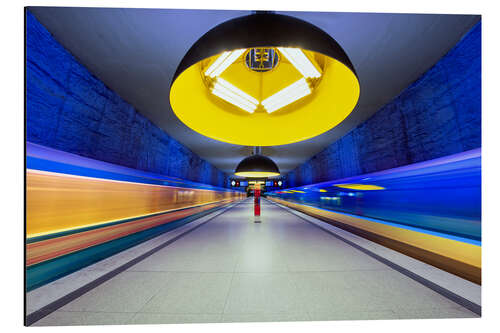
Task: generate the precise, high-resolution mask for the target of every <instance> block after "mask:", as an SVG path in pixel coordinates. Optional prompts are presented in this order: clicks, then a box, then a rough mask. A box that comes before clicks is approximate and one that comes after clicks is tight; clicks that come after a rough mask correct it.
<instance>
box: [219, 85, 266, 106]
mask: <svg viewBox="0 0 500 333" xmlns="http://www.w3.org/2000/svg"><path fill="white" fill-rule="evenodd" d="M212 91H218V92H220V93H222V94H224V96H227V97H229V98H230V102H231V103H233V102H234V103H233V104H236V103H238V104H239V105H245V106H246V107H247V108H250V109H255V108H257V105H255V104H252V103H249V102H248V101H245V100H244V99H242V98H240V97H239V96H238V95H236V94H233V93H232V92H231V91H229V90H227V89H220V87H214V89H213V90H212Z"/></svg>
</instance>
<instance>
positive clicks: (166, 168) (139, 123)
mask: <svg viewBox="0 0 500 333" xmlns="http://www.w3.org/2000/svg"><path fill="white" fill-rule="evenodd" d="M26 57H27V59H26V60H27V62H26V89H27V91H26V97H27V100H26V126H27V128H26V136H27V140H28V141H30V142H33V143H37V144H41V145H44V146H47V147H51V148H55V149H59V150H63V151H66V152H70V153H74V154H78V155H81V156H85V157H90V158H94V159H98V160H101V161H106V162H110V163H114V164H119V165H123V166H127V167H131V168H136V169H140V170H145V171H151V172H156V173H161V174H165V175H168V176H174V177H179V178H183V179H188V180H192V181H197V182H202V183H205V184H212V185H216V186H227V180H226V179H227V176H226V175H225V174H224V173H223V172H221V171H220V170H218V169H216V168H215V167H214V166H212V165H211V164H209V163H208V162H206V161H205V160H203V159H201V158H200V157H198V156H197V155H195V154H194V153H193V152H191V151H190V150H189V149H187V148H186V147H184V146H183V145H182V144H180V143H179V142H177V141H175V140H174V139H173V138H171V137H170V136H168V135H167V134H166V133H165V132H163V131H162V130H161V129H159V128H158V127H156V126H155V125H154V124H153V123H151V122H150V121H149V120H148V119H146V118H145V117H143V116H142V115H140V114H139V113H138V112H137V111H136V110H135V109H134V107H133V106H131V105H130V104H128V103H127V102H125V101H124V100H123V99H121V98H120V96H118V95H117V94H116V93H115V92H113V91H112V90H110V89H109V88H108V87H106V86H105V85H104V84H103V83H102V82H101V81H100V80H99V79H97V78H96V77H95V76H93V75H92V74H91V73H90V72H89V71H88V70H87V69H86V68H85V67H84V66H82V65H81V64H80V63H79V62H78V61H77V60H76V59H75V58H74V57H73V56H72V55H71V54H70V53H69V52H68V51H66V50H65V49H64V48H63V47H62V46H61V45H60V44H59V43H58V42H57V41H56V40H55V39H54V38H53V37H52V35H51V34H50V33H49V32H48V31H47V30H46V29H45V28H44V27H43V26H42V25H41V24H40V23H39V22H38V21H37V20H36V18H35V17H34V16H33V15H32V14H31V13H30V12H29V11H27V13H26Z"/></svg>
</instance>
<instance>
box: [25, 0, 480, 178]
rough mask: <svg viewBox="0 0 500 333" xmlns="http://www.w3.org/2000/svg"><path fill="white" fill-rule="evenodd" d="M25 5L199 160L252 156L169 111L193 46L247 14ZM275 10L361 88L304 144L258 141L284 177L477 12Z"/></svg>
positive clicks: (414, 73) (223, 163)
mask: <svg viewBox="0 0 500 333" xmlns="http://www.w3.org/2000/svg"><path fill="white" fill-rule="evenodd" d="M29 10H30V11H31V12H32V13H33V15H35V17H36V18H37V19H38V20H39V21H40V22H41V23H42V24H43V25H44V26H45V27H46V28H47V29H48V30H49V31H50V32H51V33H52V34H53V35H54V37H55V38H56V39H57V40H58V41H59V42H60V43H61V44H62V45H63V46H64V47H65V48H66V49H67V50H69V52H71V53H72V54H73V55H74V56H75V57H76V58H77V59H78V60H79V61H80V62H81V63H82V64H83V65H84V66H86V67H87V68H88V69H89V70H90V71H91V72H92V73H93V74H94V75H95V76H96V77H98V78H99V79H100V80H102V81H103V82H104V83H105V84H106V85H107V86H108V87H110V88H111V89H113V90H114V91H115V92H117V93H118V94H119V95H120V96H121V97H122V98H123V99H124V100H126V101H127V102H129V103H130V104H132V105H133V106H134V107H135V108H136V109H137V110H138V112H140V113H141V114H143V115H144V116H145V117H147V118H148V119H150V120H151V121H152V122H153V123H155V124H156V125H157V126H159V127H160V128H162V129H163V130H164V131H165V132H167V133H168V134H169V135H170V136H172V137H173V138H175V139H176V140H178V141H179V142H181V143H183V144H184V145H185V146H187V147H188V148H190V149H191V150H192V151H193V152H195V153H196V154H198V155H199V156H200V157H202V158H204V159H206V160H207V161H209V162H210V163H212V164H213V165H215V166H216V167H218V168H219V169H221V170H222V171H224V172H227V173H232V172H233V171H234V169H235V167H236V165H237V164H238V163H239V162H240V161H241V160H242V159H243V158H244V157H246V156H249V155H250V154H251V152H252V147H246V146H238V145H233V144H228V143H224V142H219V141H215V140H213V139H210V138H207V137H205V136H203V135H201V134H198V133H196V132H194V131H193V130H191V129H190V128H188V127H187V126H186V125H184V124H183V123H182V122H181V121H180V120H179V119H178V118H177V117H176V116H175V115H174V113H173V111H172V109H171V107H170V103H169V88H170V84H171V81H172V78H173V75H174V73H175V70H176V69H177V66H178V64H179V63H180V61H181V59H182V58H183V56H184V55H185V53H186V52H187V51H188V50H189V48H190V47H191V46H192V45H193V43H195V42H196V41H197V40H198V39H199V38H200V37H201V36H202V35H203V34H205V33H206V32H207V31H208V30H210V29H211V28H213V27H215V26H216V25H218V24H220V23H222V22H224V21H226V20H229V19H232V18H236V17H239V16H243V15H249V14H251V13H252V11H234V10H178V9H174V10H167V9H118V8H72V7H30V8H29ZM277 13H279V14H284V15H290V16H294V17H297V18H299V19H302V20H305V21H308V22H310V23H312V24H314V25H316V26H318V27H319V28H321V29H323V30H324V31H326V32H327V33H329V34H330V35H331V36H332V37H333V38H334V39H335V40H336V41H337V42H338V43H339V44H340V45H341V46H342V47H343V49H344V50H345V52H346V53H347V55H348V56H349V57H350V59H351V62H352V63H353V65H354V67H355V69H356V71H357V74H358V77H359V81H360V85H361V95H360V98H359V102H358V105H357V106H356V108H355V109H354V111H353V112H352V113H351V114H350V115H349V117H348V118H347V119H346V120H344V122H342V123H341V124H340V125H339V126H337V127H335V128H333V129H332V130H330V131H328V132H326V133H324V134H322V135H320V136H317V137H315V138H312V139H309V140H306V141H303V142H299V143H294V144H289V145H283V146H273V147H263V149H262V153H263V154H264V155H266V156H268V157H270V158H272V159H273V160H274V161H275V162H276V164H278V166H279V168H280V170H281V172H282V173H286V172H289V171H291V170H292V169H294V168H295V167H296V166H298V165H299V164H301V163H303V162H305V161H306V160H307V159H309V158H311V157H312V156H314V155H315V154H317V153H319V152H320V151H321V150H323V149H325V148H326V147H327V146H328V145H329V144H331V143H333V142H334V141H335V140H337V139H339V138H340V137H342V136H343V135H344V134H346V133H347V132H349V131H350V130H351V129H353V128H354V127H356V126H357V125H359V124H361V123H362V122H363V121H365V120H366V119H368V118H369V117H370V116H371V115H373V114H374V113H375V112H376V111H377V110H378V109H380V107H382V106H383V105H384V104H386V103H388V102H389V101H390V100H392V99H393V98H394V97H396V96H397V95H399V94H400V93H401V92H402V90H404V89H405V88H406V87H407V86H408V85H410V84H411V83H412V82H414V81H415V80H417V79H418V78H419V77H420V76H421V75H422V74H423V73H424V72H425V71H427V70H428V69H429V68H430V67H432V66H433V65H434V64H435V63H436V62H437V61H438V60H439V59H440V58H441V57H442V56H443V55H445V54H446V53H447V52H448V51H449V50H450V49H451V48H452V47H453V46H454V45H455V44H456V43H457V42H458V41H459V40H460V39H461V38H462V37H463V35H464V34H465V33H466V32H467V31H468V30H469V29H470V28H472V26H473V25H474V24H475V23H477V22H478V21H479V20H480V16H478V15H433V14H419V15H414V14H378V13H377V14H375V13H336V12H281V11H279V12H277ZM297 126H300V124H297ZM242 130H251V129H245V128H242ZM276 130H277V131H279V130H280V129H279V128H277V129H276Z"/></svg>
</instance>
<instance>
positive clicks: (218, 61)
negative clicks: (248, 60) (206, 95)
mask: <svg viewBox="0 0 500 333" xmlns="http://www.w3.org/2000/svg"><path fill="white" fill-rule="evenodd" d="M230 54H231V52H228V51H225V52H223V53H222V54H221V55H220V56H219V57H218V58H217V59H215V61H214V62H213V63H212V64H211V65H210V66H209V67H208V68H207V70H206V71H205V75H206V76H211V74H212V72H213V71H214V70H215V69H216V68H217V67H219V66H220V64H221V63H222V62H223V61H224V60H225V59H226V58H227V56H228V55H230Z"/></svg>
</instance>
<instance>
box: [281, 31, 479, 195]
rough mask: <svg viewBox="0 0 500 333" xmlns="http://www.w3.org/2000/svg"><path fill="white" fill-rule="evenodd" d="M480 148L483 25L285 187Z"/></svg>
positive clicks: (292, 176)
mask: <svg viewBox="0 0 500 333" xmlns="http://www.w3.org/2000/svg"><path fill="white" fill-rule="evenodd" d="M389 75H390V73H389ZM478 147H481V22H479V23H478V24H477V25H476V26H474V27H473V28H472V29H471V30H470V31H469V32H468V33H467V35H465V36H464V37H463V38H462V40H461V41H460V42H459V43H458V44H457V45H456V46H455V47H454V48H453V49H452V50H450V51H449V52H448V53H447V54H446V55H445V56H444V57H443V58H442V59H441V60H440V61H439V62H438V63H436V64H435V65H434V66H433V67H432V68H430V69H429V70H428V71H427V72H426V73H425V74H424V75H422V77H420V78H419V79H418V80H417V81H415V82H414V83H413V84H411V85H410V86H409V87H408V88H406V89H405V90H404V91H403V92H402V93H401V94H400V95H399V96H398V97H396V98H395V99H394V100H392V101H391V102H390V103H388V104H386V105H385V106H384V107H382V108H381V109H380V110H379V111H377V113H375V115H373V116H372V117H371V118H370V119H368V120H367V121H366V122H364V123H363V124H361V125H359V126H358V127H356V128H354V129H353V130H352V131H351V132H349V133H348V134H346V135H345V136H343V137H342V138H341V139H339V140H338V141H336V142H334V143H333V144H331V145H330V146H328V147H327V148H326V149H325V150H323V151H322V152H320V153H319V154H317V155H315V156H314V157H313V158H311V159H310V160H308V161H307V162H306V163H304V164H302V165H300V166H299V167H297V168H296V169H295V170H293V171H292V172H290V173H289V174H288V175H287V180H288V184H287V185H288V186H291V187H293V186H301V185H305V184H311V183H317V182H322V181H327V180H334V179H339V178H343V177H349V176H354V175H360V174H364V173H369V172H374V171H378V170H384V169H389V168H394V167H398V166H402V165H406V164H411V163H416V162H421V161H425V160H429V159H433V158H437V157H442V156H446V155H450V154H454V153H459V152H462V151H466V150H470V149H473V148H478Z"/></svg>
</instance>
